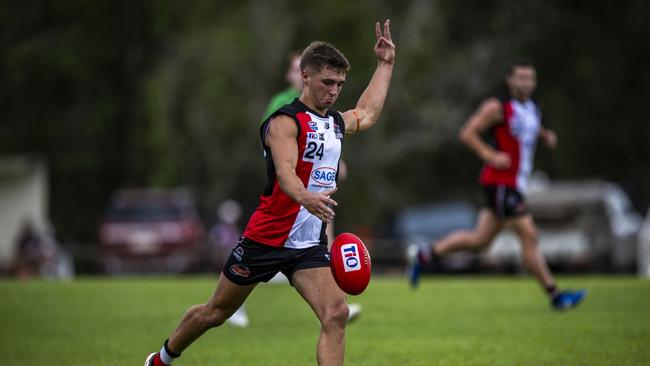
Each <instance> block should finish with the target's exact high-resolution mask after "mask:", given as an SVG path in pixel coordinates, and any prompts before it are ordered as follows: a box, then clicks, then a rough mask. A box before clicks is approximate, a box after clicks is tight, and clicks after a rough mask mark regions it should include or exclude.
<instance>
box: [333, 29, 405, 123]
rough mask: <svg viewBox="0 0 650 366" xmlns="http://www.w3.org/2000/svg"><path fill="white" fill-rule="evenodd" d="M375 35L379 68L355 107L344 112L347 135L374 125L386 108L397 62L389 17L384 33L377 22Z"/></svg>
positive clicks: (375, 49)
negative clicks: (387, 95) (385, 102)
mask: <svg viewBox="0 0 650 366" xmlns="http://www.w3.org/2000/svg"><path fill="white" fill-rule="evenodd" d="M375 35H376V36H377V43H376V44H375V48H374V51H375V56H377V60H378V64H377V69H376V70H375V73H374V75H373V76H372V79H371V80H370V83H369V84H368V86H367V87H366V90H365V91H364V92H363V94H361V98H359V101H358V102H357V105H356V106H355V107H354V109H351V110H349V111H346V112H344V113H342V115H343V120H344V121H345V133H346V134H347V135H353V134H355V133H357V132H359V131H363V130H365V129H368V128H370V127H372V125H374V124H375V122H377V119H378V118H379V115H380V114H381V110H382V109H383V108H384V101H385V100H386V94H388V87H389V85H390V79H391V77H392V75H393V64H394V63H395V44H394V43H393V39H392V37H391V35H390V20H389V19H387V20H386V21H385V22H384V34H383V35H382V32H381V27H380V25H379V22H377V23H376V24H375Z"/></svg>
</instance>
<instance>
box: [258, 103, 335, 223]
mask: <svg viewBox="0 0 650 366" xmlns="http://www.w3.org/2000/svg"><path fill="white" fill-rule="evenodd" d="M297 135H298V128H297V127H296V123H295V122H294V121H293V119H292V118H291V117H289V116H285V115H279V116H277V117H274V118H273V119H272V120H271V122H269V130H268V133H267V135H266V138H265V139H264V140H265V143H266V145H267V146H268V147H269V148H270V149H271V154H272V156H273V164H275V172H276V178H277V179H278V184H279V185H280V189H282V191H283V192H284V193H286V194H287V195H288V196H289V197H291V199H293V200H294V201H296V202H298V203H299V204H300V205H302V206H304V207H305V208H306V209H307V211H309V212H310V213H312V214H313V215H315V216H317V217H318V218H320V219H321V220H322V221H324V222H330V221H331V220H332V219H333V218H334V211H333V210H332V209H331V207H334V206H336V205H337V203H336V202H335V201H334V200H333V199H331V198H329V196H331V195H333V194H334V193H335V192H336V188H334V189H332V190H329V191H326V192H320V193H315V192H309V191H308V190H307V189H306V188H305V186H304V185H303V183H302V181H301V180H300V178H299V177H298V175H296V166H297V164H298V158H299V157H298V142H297V140H296V137H297Z"/></svg>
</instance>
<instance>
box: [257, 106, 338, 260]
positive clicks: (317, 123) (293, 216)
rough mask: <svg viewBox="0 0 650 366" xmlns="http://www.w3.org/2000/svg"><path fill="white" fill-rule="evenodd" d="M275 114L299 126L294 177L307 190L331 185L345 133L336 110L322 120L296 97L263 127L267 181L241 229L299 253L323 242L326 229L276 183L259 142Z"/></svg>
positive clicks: (263, 241) (267, 155)
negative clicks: (252, 211)
mask: <svg viewBox="0 0 650 366" xmlns="http://www.w3.org/2000/svg"><path fill="white" fill-rule="evenodd" d="M280 114H285V115H287V116H290V117H291V118H293V120H294V121H295V122H296V126H297V127H298V137H297V140H298V163H297V165H296V175H297V176H298V178H300V180H301V181H302V183H303V184H304V186H305V188H306V189H307V190H309V191H310V192H323V191H327V190H331V189H333V188H335V187H336V178H337V174H338V167H339V160H340V158H341V145H342V141H343V136H344V134H345V124H344V123H343V117H342V116H341V114H340V113H339V112H336V111H327V113H326V115H325V116H321V115H319V114H318V113H317V112H315V111H313V110H311V109H310V108H309V107H307V106H306V105H304V104H303V103H302V102H300V100H298V99H295V100H294V101H293V102H292V103H291V104H287V105H285V106H283V107H282V108H280V109H278V110H277V111H276V112H275V113H273V114H271V116H270V117H269V118H268V119H267V120H266V121H264V123H263V124H262V128H261V138H262V146H263V148H264V157H265V159H266V166H267V182H266V187H265V189H264V193H263V194H262V196H261V197H260V204H259V206H258V207H257V209H256V210H255V212H254V213H253V215H252V216H251V218H250V220H249V221H248V225H247V226H246V229H245V230H244V236H245V237H246V238H248V239H250V240H253V241H255V242H258V243H260V244H265V245H269V246H274V247H286V248H295V249H303V248H308V247H311V246H315V245H319V244H327V237H326V235H325V226H326V225H325V224H324V223H323V222H322V221H321V220H320V219H319V218H318V217H316V216H314V215H312V214H311V213H309V211H307V210H306V209H305V208H304V207H302V206H301V205H299V204H298V203H297V202H296V201H294V200H293V199H291V197H289V196H288V195H287V194H286V193H284V191H282V189H281V188H280V185H279V183H278V181H277V179H276V172H275V165H274V164H273V157H272V151H271V149H270V148H269V147H268V146H266V144H265V143H264V138H265V137H266V134H267V132H268V129H269V124H270V123H272V119H273V117H275V116H278V115H280Z"/></svg>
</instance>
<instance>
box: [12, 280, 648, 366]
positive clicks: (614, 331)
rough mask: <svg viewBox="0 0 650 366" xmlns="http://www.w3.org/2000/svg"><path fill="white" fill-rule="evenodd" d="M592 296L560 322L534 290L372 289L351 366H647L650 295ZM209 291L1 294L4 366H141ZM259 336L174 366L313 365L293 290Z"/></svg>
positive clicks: (148, 287) (261, 315)
mask: <svg viewBox="0 0 650 366" xmlns="http://www.w3.org/2000/svg"><path fill="white" fill-rule="evenodd" d="M560 282H561V283H562V284H563V285H565V286H574V287H578V286H585V287H586V288H587V289H588V290H589V292H590V294H589V297H588V298H587V300H586V301H585V303H584V304H582V305H580V307H579V308H578V309H576V310H573V311H570V312H566V313H557V312H554V311H552V310H551V309H550V307H549V306H548V303H547V301H546V299H545V298H544V296H543V294H542V292H541V291H539V289H538V288H537V286H536V285H535V283H534V282H533V281H532V280H531V279H530V278H514V279H513V278H508V279H505V278H472V277H467V278H453V279H452V278H435V279H427V280H425V281H424V282H423V283H422V287H421V288H420V290H418V291H416V292H414V291H411V290H410V289H409V288H408V286H407V285H406V283H405V281H401V280H399V279H388V278H375V279H373V281H372V283H371V284H370V287H369V288H368V290H366V292H365V293H364V294H363V295H361V296H359V297H354V298H352V299H351V301H358V302H360V303H361V304H362V305H363V307H364V309H363V314H362V316H361V318H360V319H359V321H358V322H357V323H354V324H352V325H350V326H349V327H348V331H347V336H346V342H347V344H346V365H377V366H379V365H396V364H401V365H413V366H415V365H423V366H424V365H426V366H430V365H590V366H593V365H641V364H645V363H647V360H648V357H650V349H649V348H648V347H647V345H648V341H650V317H648V312H647V308H648V302H649V301H650V283H649V282H647V281H644V280H639V279H634V278H598V277H591V278H565V279H561V281H560ZM213 288H214V280H212V279H191V278H187V279H182V280H172V279H169V280H164V281H161V280H144V279H142V280H135V279H133V280H126V279H125V280H103V279H84V280H79V281H75V282H71V283H52V282H31V283H17V282H0V298H2V301H0V323H1V324H2V327H0V339H2V340H3V341H2V342H0V352H1V353H2V355H3V361H2V364H3V365H7V366H29V365H43V364H65V365H70V366H76V365H96V366H103V365H140V364H142V361H143V360H144V357H145V356H146V354H147V352H150V351H154V350H158V349H159V347H160V345H161V342H162V341H163V340H164V339H165V337H167V336H168V334H169V333H170V332H171V330H172V329H173V327H174V326H175V325H176V322H177V321H178V319H179V317H180V316H181V315H182V314H183V312H184V311H185V309H186V308H187V307H189V306H190V305H192V304H194V303H198V302H202V301H205V299H206V298H207V297H208V296H209V295H210V294H211V293H212V291H213ZM247 307H248V312H249V315H250V318H251V325H250V327H249V328H245V329H235V328H232V327H230V326H224V327H222V328H219V329H216V330H211V331H210V332H208V333H207V334H206V335H205V336H203V337H202V338H201V339H199V341H197V342H196V343H195V344H194V345H192V346H191V348H189V349H188V350H187V351H186V352H185V354H184V355H183V357H182V358H181V359H180V360H179V361H177V362H175V363H174V365H177V366H183V365H196V366H200V365H268V366H272V365H278V366H280V365H282V366H284V365H314V364H315V344H316V338H317V336H318V323H317V321H316V319H315V318H314V316H313V314H312V313H311V310H310V309H309V307H308V306H307V305H306V304H305V303H304V302H303V301H302V300H301V299H300V297H299V296H298V295H297V294H296V292H295V291H294V290H293V289H292V288H290V287H289V286H288V285H284V284H280V285H260V286H259V287H258V288H257V289H256V290H255V291H254V292H253V294H252V295H251V297H250V298H249V300H248V302H247Z"/></svg>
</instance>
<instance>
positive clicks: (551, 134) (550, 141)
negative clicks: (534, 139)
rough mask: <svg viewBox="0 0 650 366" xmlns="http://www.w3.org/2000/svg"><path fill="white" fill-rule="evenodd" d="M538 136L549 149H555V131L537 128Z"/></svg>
mask: <svg viewBox="0 0 650 366" xmlns="http://www.w3.org/2000/svg"><path fill="white" fill-rule="evenodd" d="M539 137H540V138H541V139H542V141H544V144H545V145H546V147H548V148H549V149H555V147H556V146H557V135H556V134H555V131H553V130H551V129H548V128H545V127H542V128H540V129H539Z"/></svg>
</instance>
